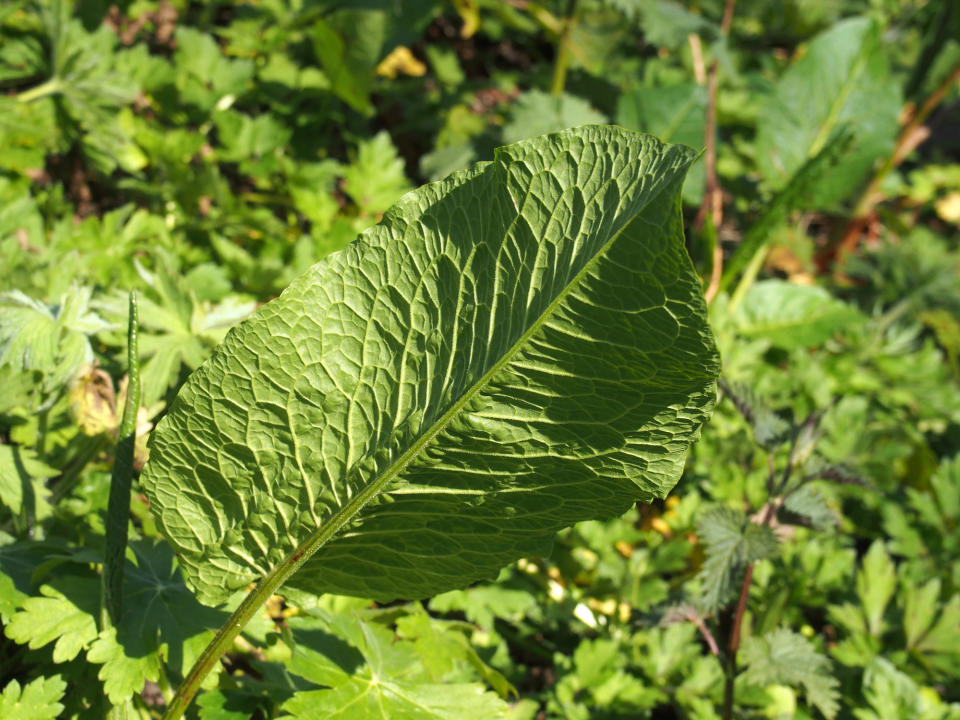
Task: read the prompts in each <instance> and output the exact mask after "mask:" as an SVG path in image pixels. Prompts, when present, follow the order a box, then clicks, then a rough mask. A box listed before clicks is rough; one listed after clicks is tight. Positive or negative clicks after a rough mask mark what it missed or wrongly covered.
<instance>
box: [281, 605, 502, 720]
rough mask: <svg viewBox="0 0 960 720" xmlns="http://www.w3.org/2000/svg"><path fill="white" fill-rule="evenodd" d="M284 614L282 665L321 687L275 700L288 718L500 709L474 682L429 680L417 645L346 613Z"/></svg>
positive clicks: (442, 719)
mask: <svg viewBox="0 0 960 720" xmlns="http://www.w3.org/2000/svg"><path fill="white" fill-rule="evenodd" d="M314 615H315V616H314V617H302V618H295V619H292V620H291V622H290V626H291V629H292V630H293V631H294V635H295V637H296V638H297V640H298V644H297V646H296V649H295V650H294V654H293V658H292V659H291V660H290V662H289V663H288V670H289V671H290V672H291V673H293V674H294V675H298V676H300V677H303V678H305V679H307V680H309V681H311V682H314V683H316V684H318V685H322V686H326V687H327V688H328V689H324V690H308V691H306V692H298V693H296V694H294V696H293V697H292V698H291V699H290V700H288V701H287V702H286V703H284V705H283V710H284V711H286V712H288V713H290V715H284V716H283V717H285V718H295V719H296V720H311V719H315V720H320V719H321V718H342V719H343V720H348V719H354V718H355V719H356V720H366V719H367V718H370V719H372V718H380V717H389V718H396V720H405V719H409V720H421V719H422V720H459V719H460V718H463V717H472V718H477V719H478V720H487V719H493V718H502V717H504V715H505V713H506V709H507V705H506V703H504V702H503V700H501V699H500V698H499V697H497V695H496V694H495V693H493V692H490V691H488V690H487V689H486V688H485V687H484V686H483V685H481V684H479V683H468V682H448V683H438V682H434V681H433V680H432V677H431V673H430V670H429V669H428V667H427V664H428V663H429V662H430V658H424V657H423V656H422V654H421V652H420V651H421V649H422V648H421V647H420V646H418V645H417V644H415V643H412V642H408V641H403V640H400V641H397V640H395V638H394V633H393V631H391V630H389V629H388V628H385V627H382V626H379V625H376V624H373V623H368V622H364V621H363V620H360V619H359V618H356V617H354V616H351V615H347V614H340V615H336V616H326V615H324V614H322V613H314Z"/></svg>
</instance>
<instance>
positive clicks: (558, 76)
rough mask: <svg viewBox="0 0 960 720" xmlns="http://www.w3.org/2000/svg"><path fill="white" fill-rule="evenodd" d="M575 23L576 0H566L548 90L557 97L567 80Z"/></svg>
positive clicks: (561, 92)
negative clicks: (561, 28)
mask: <svg viewBox="0 0 960 720" xmlns="http://www.w3.org/2000/svg"><path fill="white" fill-rule="evenodd" d="M576 23H577V0H568V2H567V14H566V16H565V17H564V19H563V32H561V33H560V40H559V41H558V42H557V59H556V62H555V63H554V66H553V82H552V83H551V85H550V92H551V93H552V94H553V95H556V96H558V97H559V96H560V95H562V94H563V88H564V86H565V85H566V82H567V66H568V65H569V64H570V40H571V36H572V35H573V28H574V26H575V25H576Z"/></svg>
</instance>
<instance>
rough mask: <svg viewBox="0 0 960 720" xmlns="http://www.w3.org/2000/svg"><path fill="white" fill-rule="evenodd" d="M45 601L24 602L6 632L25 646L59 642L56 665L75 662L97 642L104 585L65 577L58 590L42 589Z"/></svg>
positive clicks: (53, 588) (55, 655)
mask: <svg viewBox="0 0 960 720" xmlns="http://www.w3.org/2000/svg"><path fill="white" fill-rule="evenodd" d="M40 594H41V597H31V598H28V599H27V600H25V601H24V603H23V607H22V609H20V610H19V611H17V612H16V613H15V614H14V616H13V617H12V618H11V619H10V622H9V623H8V624H7V626H6V627H5V629H4V632H5V633H6V636H7V637H8V638H10V639H11V640H13V641H14V642H17V643H20V644H21V645H29V647H31V648H34V649H36V648H40V647H43V646H44V645H48V644H49V643H52V642H55V643H56V644H55V645H54V647H53V661H54V662H55V663H60V662H66V661H67V660H73V658H75V657H76V656H77V655H78V654H79V653H80V651H81V650H83V649H85V648H86V647H87V646H89V645H90V643H92V642H93V641H94V640H95V639H96V638H97V621H96V619H95V618H96V615H97V611H98V608H99V604H100V584H99V583H98V582H97V581H96V580H94V579H90V578H78V577H72V576H68V577H64V578H60V579H58V581H57V583H56V587H52V586H50V585H42V586H41V587H40Z"/></svg>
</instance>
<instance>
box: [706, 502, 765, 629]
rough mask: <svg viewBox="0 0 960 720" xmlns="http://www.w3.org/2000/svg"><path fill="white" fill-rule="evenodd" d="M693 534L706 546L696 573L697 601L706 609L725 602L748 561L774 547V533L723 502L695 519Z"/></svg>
mask: <svg viewBox="0 0 960 720" xmlns="http://www.w3.org/2000/svg"><path fill="white" fill-rule="evenodd" d="M697 534H698V535H699V536H700V539H701V540H702V542H703V543H704V545H705V546H706V559H705V560H704V562H703V566H702V567H701V569H700V573H699V574H698V575H697V579H698V580H699V581H700V593H701V594H700V596H699V597H698V598H697V604H698V605H699V606H700V607H701V608H703V609H704V610H705V611H706V612H711V611H713V610H716V609H717V608H719V607H721V606H722V605H724V604H725V603H726V602H727V600H728V599H729V598H730V596H731V595H732V593H733V590H734V588H735V587H736V585H737V584H738V583H739V581H740V580H739V579H740V577H741V575H742V574H743V571H744V569H745V568H746V567H747V566H748V565H750V564H751V563H754V562H756V561H757V560H762V559H763V558H765V557H769V556H771V555H773V554H774V553H775V552H776V550H777V538H776V535H774V534H773V531H772V530H771V529H770V528H769V527H767V526H765V525H757V524H756V523H753V522H751V521H750V519H749V518H747V516H746V514H745V513H743V512H741V511H739V510H734V509H733V508H730V507H727V506H724V505H719V506H716V507H713V508H710V509H709V510H707V511H706V512H704V513H703V514H702V515H701V516H700V517H699V518H698V519H697Z"/></svg>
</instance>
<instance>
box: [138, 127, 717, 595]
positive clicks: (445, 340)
mask: <svg viewBox="0 0 960 720" xmlns="http://www.w3.org/2000/svg"><path fill="white" fill-rule="evenodd" d="M692 157H693V153H692V151H690V150H687V149H684V148H680V147H676V146H668V145H664V144H662V143H660V142H659V141H657V140H656V139H655V138H653V137H650V136H643V135H637V134H635V133H631V132H628V131H624V130H621V129H618V128H609V127H585V128H580V129H576V130H572V131H567V132H564V133H559V134H556V135H549V136H545V137H540V138H536V139H533V140H530V141H525V142H521V143H517V144H516V145H513V146H509V147H506V148H501V149H500V150H499V151H498V152H497V154H496V159H495V160H494V161H493V162H492V163H485V164H480V165H477V166H476V167H475V168H474V169H472V170H469V171H466V172H462V173H458V174H455V175H453V176H451V177H450V178H448V179H447V180H445V181H443V182H440V183H435V184H432V185H427V186H425V187H423V188H420V189H419V190H417V191H414V192H412V193H410V194H408V195H406V196H405V197H404V198H403V199H401V200H400V202H399V203H398V204H397V205H396V206H395V207H394V208H393V209H392V210H391V211H390V212H388V213H387V214H386V215H385V217H384V219H383V222H382V223H380V224H379V225H378V226H376V227H374V228H371V229H370V230H369V231H367V232H365V233H364V234H363V235H361V237H360V238H359V240H357V241H356V242H355V243H354V244H353V245H351V246H349V247H348V248H346V249H345V250H344V251H342V252H339V253H337V254H334V255H331V256H329V257H328V258H326V259H325V260H323V261H321V262H320V263H318V264H317V265H315V266H314V267H313V268H312V269H311V270H310V271H308V272H307V273H306V274H305V275H303V276H302V277H300V278H299V279H298V280H296V281H295V282H294V283H293V284H292V285H291V286H290V287H289V288H288V289H287V290H286V291H285V292H284V293H283V294H282V295H281V296H280V298H278V299H277V300H275V301H273V302H270V303H268V304H266V305H264V306H262V307H261V308H260V309H259V310H258V311H257V312H256V313H255V314H254V315H253V316H252V317H251V318H250V319H248V320H247V321H246V322H244V323H243V324H241V325H240V326H238V327H237V328H235V329H234V330H233V331H231V332H230V334H229V335H228V336H227V339H226V340H225V342H224V344H223V345H222V346H221V347H220V348H219V349H218V350H217V351H216V352H215V354H214V356H213V357H212V358H211V359H210V360H209V361H208V362H207V363H205V364H204V365H203V366H202V367H201V368H200V370H198V371H197V372H196V373H195V374H194V375H193V376H192V377H191V378H190V380H189V381H188V382H187V383H186V385H185V386H184V388H183V389H182V391H181V393H180V395H179V397H178V398H177V400H176V401H175V402H174V404H173V406H172V407H171V410H170V413H169V414H168V415H167V416H166V417H165V418H164V419H163V420H162V421H161V422H160V423H159V425H158V427H157V430H156V431H155V432H154V434H153V441H152V442H153V444H152V448H151V453H152V454H151V460H150V462H149V463H148V464H147V467H146V470H145V473H144V475H143V477H142V478H141V480H142V483H143V486H144V488H145V491H146V493H147V495H148V497H149V499H150V507H151V510H152V511H153V512H154V514H155V517H156V518H157V523H158V527H159V528H161V530H162V531H163V533H164V534H165V535H166V536H167V537H168V538H169V539H170V541H171V542H172V543H173V545H174V547H175V548H176V550H177V553H178V555H179V558H180V565H181V568H182V569H183V571H184V574H185V576H186V578H187V580H188V583H190V584H191V585H192V586H193V587H194V588H195V589H196V591H197V592H198V595H199V597H200V599H201V600H202V601H203V602H206V603H219V602H223V601H224V600H225V599H226V598H227V597H228V596H229V595H230V593H231V592H233V591H235V590H239V589H242V588H245V587H247V586H248V585H249V583H250V582H252V581H255V580H258V579H260V578H262V577H264V576H266V575H267V574H268V573H270V572H272V571H273V569H275V568H276V567H278V566H279V565H280V564H281V563H288V562H292V561H293V560H291V558H297V557H298V556H297V555H295V553H298V552H302V551H300V550H298V548H299V547H301V545H302V544H303V543H305V542H307V541H308V540H310V542H311V543H317V542H319V543H321V545H322V547H321V548H320V549H319V551H318V552H317V553H316V554H315V555H313V556H312V557H311V558H310V559H309V560H307V561H306V563H305V565H303V567H302V568H301V569H300V570H299V572H297V573H296V574H295V575H293V577H292V578H291V579H290V580H289V583H288V584H289V585H290V586H292V587H294V588H297V589H301V590H306V591H308V592H315V593H324V592H336V593H341V594H352V595H359V596H365V597H375V598H380V599H389V598H395V597H410V598H416V597H425V596H429V595H434V594H436V593H439V592H443V591H446V590H449V589H453V588H457V587H462V586H464V585H467V584H469V583H470V582H473V581H475V580H478V579H480V578H484V577H491V576H493V575H494V574H495V573H496V571H497V570H498V569H499V568H500V567H501V566H502V565H504V564H506V563H507V562H509V561H511V560H513V559H515V558H517V557H520V556H523V555H539V554H546V553H548V552H549V548H550V544H551V541H552V536H553V534H554V533H555V532H556V531H557V530H559V529H560V528H562V527H564V526H567V525H570V524H572V523H575V522H577V521H579V520H584V519H588V518H600V517H604V518H609V517H613V516H616V515H618V514H621V513H623V512H624V511H626V510H627V509H628V508H629V507H630V505H631V504H632V503H634V502H635V501H637V500H650V499H652V498H654V497H662V496H664V495H665V494H666V493H667V492H668V491H669V490H670V489H671V488H672V487H673V485H674V484H675V483H676V480H677V478H678V477H679V474H680V472H681V471H682V469H683V465H684V459H685V455H686V451H687V449H688V447H689V445H690V443H691V442H692V441H693V439H694V438H695V437H696V436H697V434H698V433H699V429H700V426H701V424H702V423H703V421H704V419H705V418H706V417H707V414H708V413H709V411H710V410H711V408H712V406H713V403H714V399H715V386H714V381H715V378H716V375H717V371H718V360H717V354H716V350H715V348H714V344H713V339H712V337H711V335H710V332H709V330H708V328H707V325H706V321H705V313H704V305H703V300H702V296H701V292H700V286H699V281H698V279H697V277H696V275H695V274H694V272H693V270H692V268H691V266H690V261H689V258H688V257H687V254H686V251H685V250H684V247H683V241H682V230H681V217H680V213H679V193H680V186H681V182H682V179H683V174H684V171H685V169H686V168H687V166H688V165H689V163H690V161H691V160H692Z"/></svg>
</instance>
